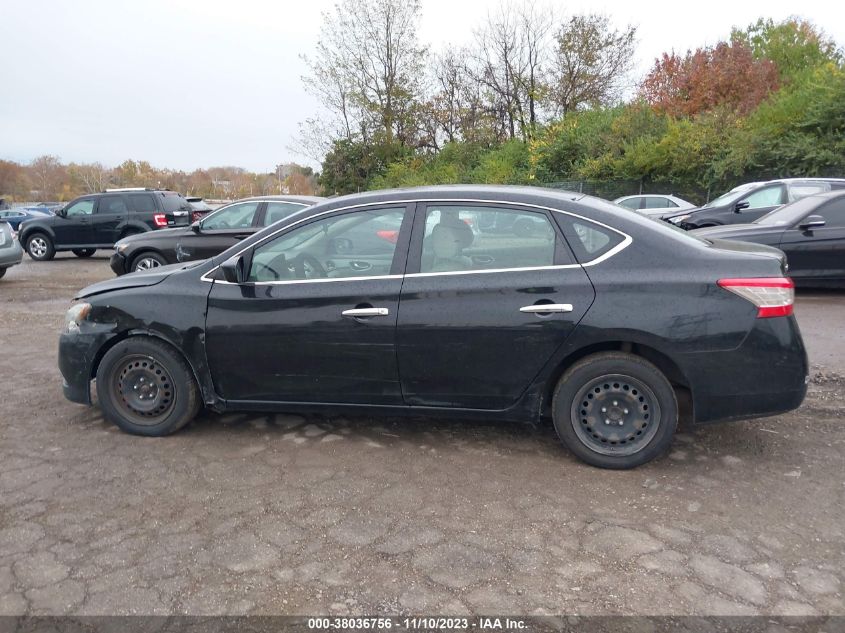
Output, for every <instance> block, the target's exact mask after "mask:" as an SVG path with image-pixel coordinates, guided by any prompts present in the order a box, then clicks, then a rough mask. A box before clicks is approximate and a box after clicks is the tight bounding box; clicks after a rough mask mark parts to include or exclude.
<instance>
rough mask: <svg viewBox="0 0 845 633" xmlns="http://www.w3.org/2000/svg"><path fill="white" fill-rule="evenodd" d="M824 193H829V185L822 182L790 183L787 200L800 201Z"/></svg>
mask: <svg viewBox="0 0 845 633" xmlns="http://www.w3.org/2000/svg"><path fill="white" fill-rule="evenodd" d="M825 191H830V185H829V184H827V183H824V182H807V183H790V185H789V199H790V200H800V199H801V198H806V197H807V196H814V195H816V194H817V193H823V192H825Z"/></svg>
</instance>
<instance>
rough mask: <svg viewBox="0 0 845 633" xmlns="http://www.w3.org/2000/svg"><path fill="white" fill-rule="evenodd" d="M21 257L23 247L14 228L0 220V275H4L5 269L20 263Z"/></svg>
mask: <svg viewBox="0 0 845 633" xmlns="http://www.w3.org/2000/svg"><path fill="white" fill-rule="evenodd" d="M22 258H23V249H21V245H20V242H18V238H17V234H16V233H15V230H14V229H13V228H12V227H11V225H9V223H8V222H2V221H0V277H3V276H5V275H6V270H7V269H9V268H11V267H12V266H17V265H18V264H20V263H21V259H22Z"/></svg>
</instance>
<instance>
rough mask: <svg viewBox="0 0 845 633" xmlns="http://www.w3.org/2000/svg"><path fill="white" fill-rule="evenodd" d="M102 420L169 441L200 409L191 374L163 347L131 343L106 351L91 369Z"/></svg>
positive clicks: (150, 342) (134, 339) (155, 343)
mask: <svg viewBox="0 0 845 633" xmlns="http://www.w3.org/2000/svg"><path fill="white" fill-rule="evenodd" d="M97 398H98V400H99V402H100V408H101V409H102V411H103V414H104V415H105V417H106V418H107V419H108V420H110V421H111V422H113V423H115V424H116V425H117V426H119V427H120V428H121V429H123V430H124V431H126V432H128V433H132V434H134V435H148V436H161V435H169V434H171V433H174V432H176V431H178V430H179V429H181V428H182V427H183V426H185V425H186V424H187V423H188V422H190V421H191V420H192V419H193V418H194V417H195V416H196V414H197V412H198V411H199V409H200V395H199V389H198V388H197V384H196V381H195V380H194V375H193V373H192V372H191V368H190V367H189V366H188V364H187V363H186V362H185V360H184V359H183V358H182V357H181V356H179V354H178V353H177V352H176V351H174V350H173V349H172V348H171V347H170V346H169V345H167V344H166V343H163V342H162V341H157V340H155V339H152V338H145V337H131V338H128V339H126V340H124V341H121V342H120V343H118V344H117V345H115V346H114V347H112V348H111V349H110V350H109V351H108V352H106V354H105V356H103V360H102V361H101V362H100V366H99V367H98V368H97Z"/></svg>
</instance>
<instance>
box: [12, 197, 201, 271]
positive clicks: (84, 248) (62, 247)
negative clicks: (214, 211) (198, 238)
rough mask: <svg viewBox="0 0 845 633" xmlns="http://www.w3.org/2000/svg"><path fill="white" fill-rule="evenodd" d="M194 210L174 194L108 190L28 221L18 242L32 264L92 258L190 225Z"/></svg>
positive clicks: (23, 225) (23, 224) (21, 229)
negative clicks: (62, 257)
mask: <svg viewBox="0 0 845 633" xmlns="http://www.w3.org/2000/svg"><path fill="white" fill-rule="evenodd" d="M191 211H192V209H191V205H190V204H189V203H188V201H187V200H185V198H183V197H182V196H181V195H180V194H178V193H176V192H174V191H167V190H161V189H141V188H131V189H107V190H106V191H105V192H103V193H95V194H91V195H87V196H82V197H80V198H76V199H75V200H73V201H72V202H70V203H69V204H67V205H66V206H64V207H62V208H60V209H58V210H57V211H56V212H55V214H53V215H50V216H48V217H44V218H35V219H32V220H26V221H24V222H23V223H21V225H20V241H21V244H23V245H24V248H26V252H27V253H28V254H29V256H30V257H31V258H32V259H35V260H39V261H43V260H48V259H52V258H53V256H54V255H55V254H56V253H57V252H59V251H73V253H74V255H76V256H77V257H90V256H91V255H93V254H94V252H95V251H96V250H97V249H98V248H111V247H112V246H114V243H115V242H117V241H118V240H119V239H121V238H124V237H126V236H128V235H134V234H137V233H145V232H147V231H153V230H155V229H160V228H166V227H168V226H179V225H188V224H189V223H190V213H191Z"/></svg>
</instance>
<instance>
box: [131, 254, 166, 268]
mask: <svg viewBox="0 0 845 633" xmlns="http://www.w3.org/2000/svg"><path fill="white" fill-rule="evenodd" d="M166 264H167V260H166V259H164V257H163V256H161V255H159V254H158V253H141V254H140V255H138V256H137V257H136V258H135V259H133V260H132V267H131V271H132V272H133V273H134V272H137V271H139V270H151V269H153V268H158V267H159V266H165V265H166Z"/></svg>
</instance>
